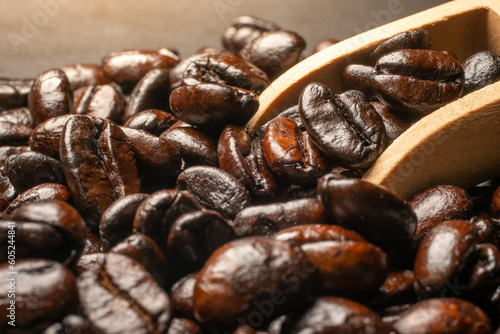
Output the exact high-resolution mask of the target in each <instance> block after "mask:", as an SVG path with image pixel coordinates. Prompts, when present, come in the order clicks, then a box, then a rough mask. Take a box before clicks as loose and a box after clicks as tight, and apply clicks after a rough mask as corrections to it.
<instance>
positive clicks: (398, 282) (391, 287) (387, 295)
mask: <svg viewBox="0 0 500 334" xmlns="http://www.w3.org/2000/svg"><path fill="white" fill-rule="evenodd" d="M414 284H415V275H414V273H413V271H412V270H402V271H393V272H390V273H389V274H388V275H387V277H386V279H385V281H384V284H382V285H381V286H380V288H379V292H378V293H377V294H376V295H375V297H373V298H372V300H371V301H370V302H369V305H372V307H378V308H380V306H390V305H403V304H413V303H415V302H417V294H416V293H415V288H414Z"/></svg>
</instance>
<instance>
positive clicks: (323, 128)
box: [299, 83, 387, 168]
mask: <svg viewBox="0 0 500 334" xmlns="http://www.w3.org/2000/svg"><path fill="white" fill-rule="evenodd" d="M299 111H300V117H301V118H302V121H303V123H304V127H305V128H306V130H307V132H308V133H309V135H310V136H311V138H312V140H313V141H314V142H315V143H316V144H317V146H318V148H319V149H320V150H321V151H322V152H323V153H324V154H325V156H326V157H327V158H328V159H330V160H331V161H332V162H333V163H335V164H338V165H340V166H342V167H346V168H364V167H368V166H370V165H371V164H372V163H373V162H374V161H375V159H376V158H377V157H378V156H379V155H380V154H381V153H382V151H383V150H384V149H385V146H386V143H387V139H386V134H385V128H384V123H383V122H382V118H381V117H380V115H379V114H378V113H377V112H376V111H375V108H374V107H373V106H372V105H371V104H370V103H368V101H367V100H366V98H365V96H364V94H363V93H361V92H359V91H347V92H345V93H342V94H340V95H335V94H334V93H333V91H331V90H330V89H329V88H327V87H325V86H323V85H321V84H318V83H311V84H309V85H307V86H306V88H305V89H304V90H303V91H302V93H301V95H300V98H299Z"/></svg>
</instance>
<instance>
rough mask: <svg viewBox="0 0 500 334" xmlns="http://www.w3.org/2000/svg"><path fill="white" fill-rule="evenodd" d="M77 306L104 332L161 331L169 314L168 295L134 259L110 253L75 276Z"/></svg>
mask: <svg viewBox="0 0 500 334" xmlns="http://www.w3.org/2000/svg"><path fill="white" fill-rule="evenodd" d="M76 284H77V287H78V294H79V297H80V306H81V308H82V311H83V313H84V314H85V316H87V318H88V319H89V320H90V322H91V323H92V325H93V326H95V327H96V328H97V329H98V330H100V331H101V332H104V333H144V334H150V333H164V332H165V331H166V330H167V328H168V323H169V321H170V318H171V304H170V299H169V297H168V295H167V294H166V293H165V291H164V290H163V289H162V288H161V287H160V286H159V285H158V284H157V283H156V282H155V280H154V279H153V278H152V277H151V276H150V275H149V274H148V273H147V272H146V270H145V269H143V267H142V266H141V265H140V264H139V263H137V262H136V261H135V260H133V259H131V258H129V257H127V256H124V255H121V254H115V253H109V254H108V255H106V257H105V258H104V259H103V260H102V261H101V262H100V263H99V266H98V268H96V269H95V271H94V270H87V271H85V272H83V273H82V274H81V275H80V276H78V278H77V282H76Z"/></svg>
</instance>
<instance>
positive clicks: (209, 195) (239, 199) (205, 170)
mask: <svg viewBox="0 0 500 334" xmlns="http://www.w3.org/2000/svg"><path fill="white" fill-rule="evenodd" d="M177 187H178V188H179V189H180V190H187V191H188V192H189V193H191V194H192V195H193V196H194V197H195V198H196V199H197V200H198V201H199V202H200V203H201V204H202V205H203V206H205V207H207V208H208V209H212V210H215V211H218V212H219V213H220V214H222V215H223V216H224V217H226V218H234V217H235V216H236V215H237V214H238V212H240V211H241V210H243V209H244V208H245V207H247V206H249V205H250V204H251V203H252V200H251V198H250V194H249V193H248V190H247V189H246V188H245V187H244V186H243V185H242V184H241V183H240V182H239V181H238V180H236V178H235V177H234V176H232V175H230V174H228V173H226V172H224V171H223V170H221V169H219V168H215V167H208V166H197V167H190V168H188V169H186V170H185V171H183V172H182V173H181V174H180V175H179V177H178V178H177Z"/></svg>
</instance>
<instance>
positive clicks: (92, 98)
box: [73, 85, 125, 124]
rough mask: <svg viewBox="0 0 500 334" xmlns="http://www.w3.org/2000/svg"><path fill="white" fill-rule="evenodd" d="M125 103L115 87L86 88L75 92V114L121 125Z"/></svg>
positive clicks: (98, 86)
mask: <svg viewBox="0 0 500 334" xmlns="http://www.w3.org/2000/svg"><path fill="white" fill-rule="evenodd" d="M124 107H125V102H124V101H123V97H122V95H121V94H120V92H119V91H118V90H117V89H116V88H115V87H113V85H97V86H86V87H83V88H80V89H79V90H77V91H76V92H75V101H74V104H73V112H74V113H75V114H78V115H88V116H93V117H98V118H104V119H108V120H110V121H112V122H114V123H117V124H121V122H122V118H123V110H124Z"/></svg>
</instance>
